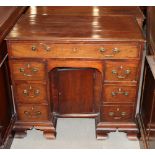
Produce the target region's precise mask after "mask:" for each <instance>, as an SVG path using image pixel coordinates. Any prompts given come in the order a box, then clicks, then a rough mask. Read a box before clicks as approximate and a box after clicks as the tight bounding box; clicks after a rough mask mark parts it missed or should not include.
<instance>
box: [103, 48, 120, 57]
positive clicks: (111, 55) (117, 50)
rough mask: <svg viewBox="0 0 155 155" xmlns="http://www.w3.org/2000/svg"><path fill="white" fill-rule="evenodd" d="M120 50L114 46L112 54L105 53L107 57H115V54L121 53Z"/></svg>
mask: <svg viewBox="0 0 155 155" xmlns="http://www.w3.org/2000/svg"><path fill="white" fill-rule="evenodd" d="M119 52H120V50H119V49H118V48H113V49H112V53H111V54H108V55H104V56H105V57H114V56H115V54H117V53H119Z"/></svg>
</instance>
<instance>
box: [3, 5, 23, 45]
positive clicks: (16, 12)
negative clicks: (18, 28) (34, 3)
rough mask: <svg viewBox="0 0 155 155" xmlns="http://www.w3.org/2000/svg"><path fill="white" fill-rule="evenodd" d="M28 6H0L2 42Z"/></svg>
mask: <svg viewBox="0 0 155 155" xmlns="http://www.w3.org/2000/svg"><path fill="white" fill-rule="evenodd" d="M25 9H26V7H22V6H21V7H17V6H0V43H1V41H3V39H4V38H5V36H6V35H7V33H8V31H9V30H10V28H11V27H12V26H13V25H14V24H15V22H16V21H17V19H18V18H19V17H20V15H21V13H22V12H24V10H25Z"/></svg>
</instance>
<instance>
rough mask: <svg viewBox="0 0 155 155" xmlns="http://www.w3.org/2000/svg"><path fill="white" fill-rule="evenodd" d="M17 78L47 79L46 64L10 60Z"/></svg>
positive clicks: (13, 73)
mask: <svg viewBox="0 0 155 155" xmlns="http://www.w3.org/2000/svg"><path fill="white" fill-rule="evenodd" d="M10 65H11V69H12V75H13V78H14V79H15V80H45V78H46V75H45V64H44V63H40V62H31V61H29V62H26V61H10Z"/></svg>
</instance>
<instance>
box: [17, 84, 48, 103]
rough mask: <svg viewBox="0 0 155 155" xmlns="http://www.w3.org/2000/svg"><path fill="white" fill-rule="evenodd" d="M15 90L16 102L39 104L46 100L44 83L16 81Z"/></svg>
mask: <svg viewBox="0 0 155 155" xmlns="http://www.w3.org/2000/svg"><path fill="white" fill-rule="evenodd" d="M15 90H16V94H15V96H16V99H17V102H18V103H27V104H29V103H30V104H31V103H35V104H41V103H45V102H47V89H46V84H40V83H18V84H16V87H15Z"/></svg>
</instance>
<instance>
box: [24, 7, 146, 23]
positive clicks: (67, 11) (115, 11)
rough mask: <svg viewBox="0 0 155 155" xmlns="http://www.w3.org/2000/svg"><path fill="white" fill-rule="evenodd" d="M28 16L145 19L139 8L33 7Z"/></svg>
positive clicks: (30, 8) (28, 11)
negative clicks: (125, 16) (127, 17)
mask: <svg viewBox="0 0 155 155" xmlns="http://www.w3.org/2000/svg"><path fill="white" fill-rule="evenodd" d="M26 14H46V15H68V16H75V15H83V16H105V15H123V16H124V15H133V16H135V17H136V18H137V19H142V20H143V19H144V15H143V13H142V12H141V10H140V8H139V7H138V6H37V7H36V6H32V7H29V9H28V10H27V12H26Z"/></svg>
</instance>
